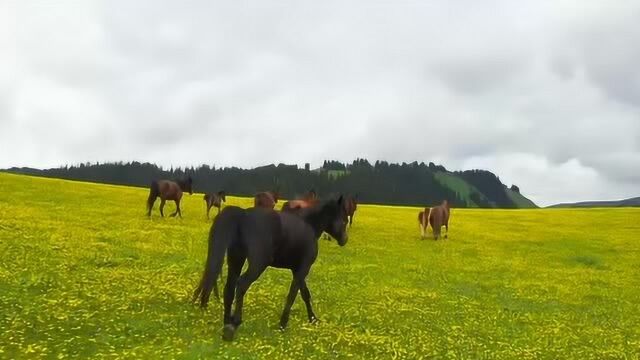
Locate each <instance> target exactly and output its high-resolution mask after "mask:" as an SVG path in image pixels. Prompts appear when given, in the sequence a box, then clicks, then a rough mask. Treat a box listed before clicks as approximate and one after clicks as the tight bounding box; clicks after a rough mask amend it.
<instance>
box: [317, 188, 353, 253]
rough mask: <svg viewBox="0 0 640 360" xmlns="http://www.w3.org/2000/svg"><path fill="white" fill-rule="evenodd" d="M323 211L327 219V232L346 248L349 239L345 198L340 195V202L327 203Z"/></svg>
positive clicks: (330, 201) (331, 201)
mask: <svg viewBox="0 0 640 360" xmlns="http://www.w3.org/2000/svg"><path fill="white" fill-rule="evenodd" d="M322 210H323V212H324V213H325V215H326V219H327V224H326V229H325V231H326V232H327V233H328V234H329V235H331V236H332V237H333V238H334V239H336V240H338V244H339V245H340V246H344V245H345V244H346V243H347V240H348V238H349V237H348V235H347V212H346V210H345V208H344V198H343V197H342V195H340V197H339V198H338V200H329V201H327V202H326V203H325V204H324V205H323V209H322Z"/></svg>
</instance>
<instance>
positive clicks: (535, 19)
mask: <svg viewBox="0 0 640 360" xmlns="http://www.w3.org/2000/svg"><path fill="white" fill-rule="evenodd" d="M638 19H640V1H637V0H630V1H606V0H603V1H563V0H553V1H530V2H523V1H472V0H468V1H463V0H460V1H451V0H443V1H386V2H383V1H378V2H376V1H348V2H347V1H335V2H332V1H308V2H307V1H256V2H252V1H180V2H178V1H172V2H164V1H157V0H153V1H113V0H108V1H88V0H76V1H68V0H52V1H22V0H20V1H18V0H15V1H14V0H0V54H1V55H0V168H5V167H10V166H32V167H53V166H58V165H63V164H71V163H78V162H86V161H91V162H95V161H116V160H124V161H127V160H139V161H150V162H155V163H158V164H161V165H165V166H169V165H174V166H176V165H198V164H201V163H207V164H213V165H218V166H225V165H237V166H242V167H252V166H257V165H263V164H268V163H272V162H285V163H297V164H300V165H302V164H304V163H305V162H311V163H312V165H314V166H318V165H320V164H321V162H322V160H324V159H337V160H343V161H351V160H353V159H354V158H356V157H365V158H368V159H370V160H375V159H383V160H388V161H395V162H402V161H406V162H410V161H414V160H418V161H425V162H428V161H434V162H436V163H442V164H443V165H445V166H446V167H447V168H449V169H453V170H455V169H469V168H483V169H489V170H492V171H494V172H496V173H497V174H498V175H499V176H500V178H501V179H502V180H503V182H505V183H507V184H508V185H510V184H511V183H515V184H517V185H519V186H520V187H521V189H522V192H523V193H524V194H525V195H527V196H529V197H530V198H532V199H533V200H534V201H536V202H537V203H539V204H541V205H547V204H551V203H556V202H563V201H577V200H587V199H609V198H623V197H631V196H640V46H639V45H638V44H640V21H639V20H638Z"/></svg>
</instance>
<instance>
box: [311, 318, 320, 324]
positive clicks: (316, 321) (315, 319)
mask: <svg viewBox="0 0 640 360" xmlns="http://www.w3.org/2000/svg"><path fill="white" fill-rule="evenodd" d="M318 321H320V320H318V318H317V317H315V316H313V317H311V319H309V323H310V324H317V323H318Z"/></svg>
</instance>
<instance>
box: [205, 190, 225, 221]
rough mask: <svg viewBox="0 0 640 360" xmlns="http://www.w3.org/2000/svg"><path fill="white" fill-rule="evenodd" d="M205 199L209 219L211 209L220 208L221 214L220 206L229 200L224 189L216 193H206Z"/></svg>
mask: <svg viewBox="0 0 640 360" xmlns="http://www.w3.org/2000/svg"><path fill="white" fill-rule="evenodd" d="M204 201H205V202H206V203H207V219H208V218H209V211H210V210H211V208H212V207H216V208H218V214H220V207H221V206H222V203H223V202H227V194H226V193H225V192H224V190H222V191H218V192H217V193H215V194H204Z"/></svg>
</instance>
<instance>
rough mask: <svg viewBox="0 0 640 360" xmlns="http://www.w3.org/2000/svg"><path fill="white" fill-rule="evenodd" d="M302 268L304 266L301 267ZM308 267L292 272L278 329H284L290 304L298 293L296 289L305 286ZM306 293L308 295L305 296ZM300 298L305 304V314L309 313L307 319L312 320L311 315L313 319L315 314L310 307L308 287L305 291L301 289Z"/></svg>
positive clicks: (289, 311) (287, 321)
mask: <svg viewBox="0 0 640 360" xmlns="http://www.w3.org/2000/svg"><path fill="white" fill-rule="evenodd" d="M303 268H304V267H303ZM309 269H310V267H309V268H304V270H299V271H296V272H294V273H293V279H292V280H291V286H290V287H289V295H287V302H286V303H285V304H284V310H282V316H281V317H280V329H281V330H284V329H285V328H286V327H287V324H288V323H289V314H290V313H291V306H293V302H294V301H295V300H296V296H297V295H298V290H300V289H303V288H306V286H307V285H306V284H305V281H304V279H305V278H306V277H307V274H308V273H309ZM306 295H308V297H306V299H305V296H306ZM302 299H303V300H304V302H305V305H306V306H307V315H309V321H313V320H312V316H313V318H314V319H315V315H313V310H312V309H311V293H309V289H307V291H306V293H305V292H304V290H302Z"/></svg>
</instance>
